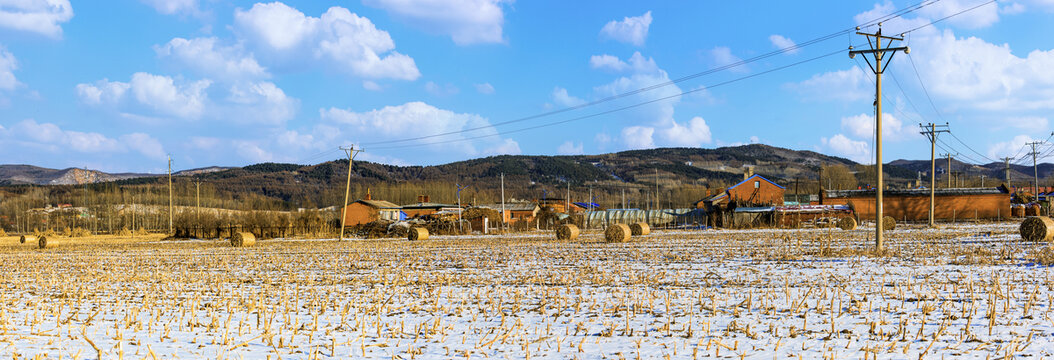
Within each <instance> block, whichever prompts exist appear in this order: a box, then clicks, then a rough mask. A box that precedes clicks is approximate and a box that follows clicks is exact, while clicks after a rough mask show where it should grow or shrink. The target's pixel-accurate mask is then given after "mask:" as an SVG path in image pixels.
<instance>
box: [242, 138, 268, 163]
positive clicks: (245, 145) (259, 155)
mask: <svg viewBox="0 0 1054 360" xmlns="http://www.w3.org/2000/svg"><path fill="white" fill-rule="evenodd" d="M233 145H234V151H235V152H236V153H237V154H238V156H241V157H242V158H243V159H246V160H249V161H251V162H255V163H261V162H271V161H274V160H275V155H274V154H272V153H271V152H270V151H267V150H264V149H263V147H261V146H260V144H257V143H256V142H253V141H246V140H236V141H234V142H233Z"/></svg>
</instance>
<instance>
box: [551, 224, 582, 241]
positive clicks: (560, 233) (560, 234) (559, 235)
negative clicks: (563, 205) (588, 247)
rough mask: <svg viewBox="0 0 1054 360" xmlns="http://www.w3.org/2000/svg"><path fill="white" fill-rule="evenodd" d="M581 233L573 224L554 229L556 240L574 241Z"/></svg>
mask: <svg viewBox="0 0 1054 360" xmlns="http://www.w3.org/2000/svg"><path fill="white" fill-rule="evenodd" d="M581 233H582V231H581V230H578V227H577V226H575V225H574V224H563V225H560V227H558V228H556V240H574V239H577V238H578V234H581Z"/></svg>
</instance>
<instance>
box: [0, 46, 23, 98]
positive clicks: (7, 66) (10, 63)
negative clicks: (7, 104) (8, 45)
mask: <svg viewBox="0 0 1054 360" xmlns="http://www.w3.org/2000/svg"><path fill="white" fill-rule="evenodd" d="M17 69H18V60H16V59H15V56H14V55H12V54H11V53H9V52H7V50H5V49H4V48H3V47H0V90H14V89H15V87H17V86H18V85H19V82H18V79H16V78H15V70H17Z"/></svg>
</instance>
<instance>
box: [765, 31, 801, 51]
mask: <svg viewBox="0 0 1054 360" xmlns="http://www.w3.org/2000/svg"><path fill="white" fill-rule="evenodd" d="M769 42H771V43H772V46H775V47H776V48H777V49H781V50H782V49H786V48H789V47H792V46H794V45H796V44H795V43H794V41H793V40H791V39H788V38H786V37H784V36H783V35H776V34H772V35H769ZM798 51H799V49H793V50H788V51H787V53H788V54H796V53H798Z"/></svg>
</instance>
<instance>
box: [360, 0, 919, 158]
mask: <svg viewBox="0 0 1054 360" xmlns="http://www.w3.org/2000/svg"><path fill="white" fill-rule="evenodd" d="M939 1H940V0H927V1H923V2H920V3H917V4H915V5H912V6H909V7H906V8H904V9H901V10H898V11H895V12H893V13H890V14H888V15H885V16H882V17H879V18H877V19H874V20H871V21H868V22H866V23H864V24H860V25H857V26H854V27H852V28H848V29H845V30H840V31H837V32H834V33H831V34H829V35H825V36H821V37H818V38H814V39H812V40H808V41H805V42H802V43H799V44H795V45H792V46H789V47H785V48H781V49H778V50H775V51H771V52H768V53H765V54H761V55H758V56H755V57H752V58H749V59H745V60H740V61H737V62H734V63H731V64H727V65H724V66H720V67H717V68H713V69H709V70H706V71H702V72H698V73H694V74H690V75H687V76H683V77H680V78H677V79H674V80H670V81H666V82H663V83H658V84H655V85H651V86H648V87H644V88H640V89H636V90H632V91H629V92H625V93H621V94H616V95H612V96H608V97H605V98H602V99H598V100H594V101H590V102H586V103H583V104H579V105H574V106H569V107H565V108H562V109H557V110H552V111H547V112H543V113H540V114H535V115H530V116H525V117H521V118H516V119H511V120H506V121H501V122H497V123H494V124H490V125H486V126H477V127H472V128H467V129H460V130H455V131H448V132H443V133H437V134H431V135H423V136H415V137H409V138H403V139H394V140H385V141H374V142H367V143H362V145H363V146H370V145H383V144H395V143H403V142H410V141H416V140H425V139H431V138H436V137H442V136H447V135H454V134H461V133H466V132H472V131H479V130H484V129H489V128H492V127H497V126H503V125H508V124H514V123H518V122H523V121H527V120H533V119H538V118H542V117H548V116H552V115H557V114H561V113H565V112H569V111H573V110H578V109H582V108H586V107H590V106H594V105H597V104H601V103H605V102H609V101H613V100H617V99H621V98H625V97H628V96H632V95H636V94H639V93H643V92H647V91H651V90H655V89H658V88H662V87H666V86H669V85H673V84H677V83H681V82H684V81H688V80H691V79H695V78H698V77H701V76H706V75H710V74H713V73H717V72H720V71H724V70H728V69H732V68H735V67H739V66H742V65H746V64H749V63H753V62H756V61H759V60H763V59H767V58H769V57H773V56H776V55H780V54H784V53H787V52H792V51H797V50H799V49H801V48H804V47H807V46H810V45H814V44H817V43H821V42H824V41H827V40H830V39H834V38H837V37H839V36H841V35H842V34H845V33H850V32H852V31H854V30H856V29H857V28H858V27H870V26H873V25H875V24H878V23H881V22H884V21H889V20H891V19H895V18H899V17H901V16H904V15H907V14H909V13H912V12H915V11H918V10H919V9H922V8H924V7H926V6H929V5H932V4H935V3H937V2H939Z"/></svg>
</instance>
